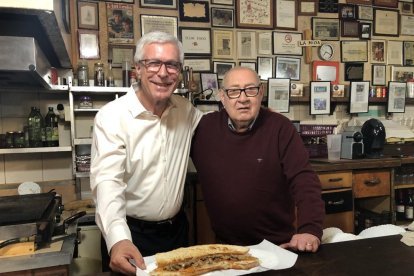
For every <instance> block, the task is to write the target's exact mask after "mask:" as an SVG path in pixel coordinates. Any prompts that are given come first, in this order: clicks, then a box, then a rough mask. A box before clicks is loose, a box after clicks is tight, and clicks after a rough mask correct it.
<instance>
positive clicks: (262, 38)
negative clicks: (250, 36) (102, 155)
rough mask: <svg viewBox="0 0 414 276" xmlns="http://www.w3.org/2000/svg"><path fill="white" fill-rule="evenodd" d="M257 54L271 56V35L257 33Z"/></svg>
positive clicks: (268, 33)
mask: <svg viewBox="0 0 414 276" xmlns="http://www.w3.org/2000/svg"><path fill="white" fill-rule="evenodd" d="M257 54H258V55H271V54H272V33H271V32H259V33H258V34H257Z"/></svg>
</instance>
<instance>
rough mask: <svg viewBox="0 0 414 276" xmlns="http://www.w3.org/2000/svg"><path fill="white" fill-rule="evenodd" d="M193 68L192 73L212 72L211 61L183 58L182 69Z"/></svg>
mask: <svg viewBox="0 0 414 276" xmlns="http://www.w3.org/2000/svg"><path fill="white" fill-rule="evenodd" d="M186 66H188V68H193V72H212V71H213V70H212V66H211V59H210V58H209V57H208V58H202V57H184V63H183V68H184V67H186Z"/></svg>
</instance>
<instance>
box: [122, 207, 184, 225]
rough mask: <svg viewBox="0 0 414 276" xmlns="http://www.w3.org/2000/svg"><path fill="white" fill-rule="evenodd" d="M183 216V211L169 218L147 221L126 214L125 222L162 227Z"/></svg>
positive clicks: (175, 221)
mask: <svg viewBox="0 0 414 276" xmlns="http://www.w3.org/2000/svg"><path fill="white" fill-rule="evenodd" d="M184 216H185V213H184V211H180V212H178V213H177V214H176V215H175V216H173V217H172V218H169V219H164V220H160V221H147V220H141V219H137V218H133V217H130V216H127V217H126V219H127V223H128V224H130V225H133V226H137V227H140V228H144V229H145V228H163V227H166V226H172V225H175V224H176V223H177V222H179V221H180V219H182V218H183V217H184Z"/></svg>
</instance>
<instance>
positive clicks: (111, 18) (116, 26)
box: [106, 3, 134, 44]
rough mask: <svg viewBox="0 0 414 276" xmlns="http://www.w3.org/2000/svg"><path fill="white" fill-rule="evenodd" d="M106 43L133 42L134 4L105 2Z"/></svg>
mask: <svg viewBox="0 0 414 276" xmlns="http://www.w3.org/2000/svg"><path fill="white" fill-rule="evenodd" d="M106 16H107V21H108V43H110V44H111V43H114V44H133V43H134V5H131V4H123V3H106Z"/></svg>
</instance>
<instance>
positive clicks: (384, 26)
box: [373, 8, 400, 36]
mask: <svg viewBox="0 0 414 276" xmlns="http://www.w3.org/2000/svg"><path fill="white" fill-rule="evenodd" d="M399 26H400V17H399V14H398V10H390V9H381V8H374V33H373V34H374V35H384V36H398V35H399V31H398V30H399Z"/></svg>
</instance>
